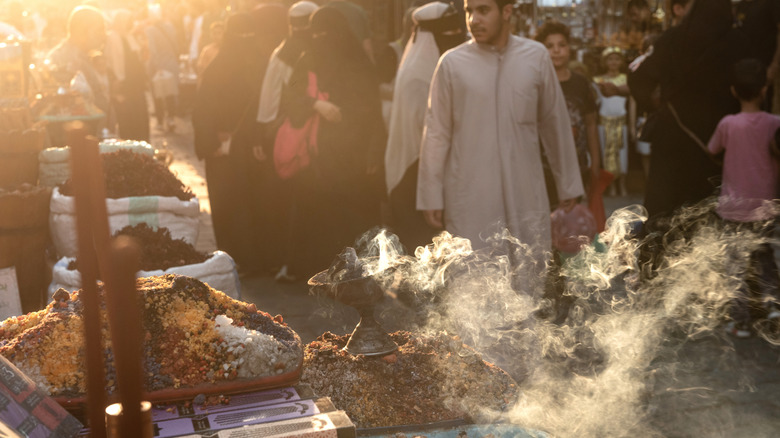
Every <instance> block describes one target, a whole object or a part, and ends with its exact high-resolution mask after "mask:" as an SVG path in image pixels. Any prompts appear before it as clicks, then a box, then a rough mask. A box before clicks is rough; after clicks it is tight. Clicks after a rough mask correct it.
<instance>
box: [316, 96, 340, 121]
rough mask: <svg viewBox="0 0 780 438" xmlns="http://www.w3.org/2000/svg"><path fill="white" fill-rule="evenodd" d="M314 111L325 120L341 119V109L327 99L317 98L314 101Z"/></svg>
mask: <svg viewBox="0 0 780 438" xmlns="http://www.w3.org/2000/svg"><path fill="white" fill-rule="evenodd" d="M314 111H317V112H318V113H319V114H320V115H321V116H322V117H323V118H325V120H327V121H329V122H331V123H339V122H340V121H341V109H340V108H339V107H337V106H336V105H334V104H332V103H330V102H328V101H325V100H318V101H316V102H314Z"/></svg>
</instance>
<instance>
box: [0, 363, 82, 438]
mask: <svg viewBox="0 0 780 438" xmlns="http://www.w3.org/2000/svg"><path fill="white" fill-rule="evenodd" d="M0 422H1V423H3V424H4V425H6V426H8V428H10V429H11V430H13V431H15V432H16V433H17V434H18V435H21V436H23V437H29V438H71V437H74V436H76V435H77V434H78V433H79V431H80V430H81V428H82V425H81V423H79V422H78V420H76V418H74V417H73V416H71V415H70V414H68V413H67V412H66V411H65V409H63V408H62V407H61V406H60V405H58V404H57V402H55V401H54V400H53V399H52V398H51V397H49V396H47V395H46V394H45V393H44V392H43V391H42V390H40V389H38V387H37V386H35V383H34V382H33V381H32V380H30V378H28V377H27V376H25V375H24V374H23V373H22V372H21V371H19V369H17V368H16V367H15V366H14V365H13V364H12V363H11V362H9V361H8V360H7V359H6V358H4V357H2V356H0ZM0 436H4V435H0ZM11 436H14V435H11Z"/></svg>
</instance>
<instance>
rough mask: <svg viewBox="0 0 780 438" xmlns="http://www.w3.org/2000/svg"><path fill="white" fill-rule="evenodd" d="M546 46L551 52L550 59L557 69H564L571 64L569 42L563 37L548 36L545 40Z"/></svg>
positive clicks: (556, 34) (559, 35)
mask: <svg viewBox="0 0 780 438" xmlns="http://www.w3.org/2000/svg"><path fill="white" fill-rule="evenodd" d="M544 45H545V47H547V51H548V52H550V58H551V59H552V63H553V66H555V68H556V69H561V68H564V67H566V66H567V65H568V64H569V55H570V53H569V52H570V51H569V42H568V41H566V38H565V37H564V36H563V35H561V34H559V33H554V34H552V35H548V36H547V38H545V39H544Z"/></svg>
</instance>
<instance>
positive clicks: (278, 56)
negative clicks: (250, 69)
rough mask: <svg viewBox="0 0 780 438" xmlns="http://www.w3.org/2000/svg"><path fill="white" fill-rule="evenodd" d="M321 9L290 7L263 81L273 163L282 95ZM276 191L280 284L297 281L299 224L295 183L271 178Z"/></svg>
mask: <svg viewBox="0 0 780 438" xmlns="http://www.w3.org/2000/svg"><path fill="white" fill-rule="evenodd" d="M317 8H318V6H317V4H316V3H313V2H309V1H300V2H297V3H294V4H293V5H292V6H290V9H289V11H288V14H287V17H288V18H287V20H288V22H289V29H288V36H287V38H286V39H285V40H284V41H283V42H282V43H281V44H280V45H279V46H278V47H277V48H276V49H275V50H274V51H273V53H272V54H271V58H270V60H269V61H268V68H267V69H266V72H265V76H264V77H263V86H262V89H261V92H260V103H259V108H258V111H257V122H258V125H259V126H258V128H259V135H258V141H259V142H260V146H261V147H262V150H263V154H264V155H265V157H267V159H268V160H269V161H270V160H272V159H273V153H274V152H273V145H274V139H275V138H276V131H277V130H278V128H279V124H280V123H281V119H282V117H281V116H280V112H279V106H280V103H281V99H282V93H283V90H284V89H285V87H286V86H287V84H288V83H289V80H290V76H291V75H292V72H293V67H294V66H295V64H296V63H297V62H298V60H299V59H300V58H301V55H303V53H304V52H305V51H306V50H307V49H308V48H309V47H310V45H311V31H310V29H309V19H310V17H311V14H312V13H314V11H316V10H317ZM271 179H272V180H273V182H272V185H273V187H274V189H275V195H276V199H277V201H278V202H277V203H276V205H275V209H276V215H275V216H276V218H277V219H279V220H278V222H277V224H276V228H275V229H276V230H277V232H276V235H277V237H278V238H279V242H278V248H279V251H278V253H279V261H278V263H279V264H280V268H279V271H278V272H277V273H276V276H275V278H276V280H277V281H282V282H289V281H293V280H295V276H294V275H293V272H294V271H295V270H296V267H295V266H293V264H294V260H295V254H296V242H297V237H296V233H297V232H298V230H296V229H295V227H294V226H293V224H295V223H297V219H296V214H297V206H296V202H295V196H294V193H295V190H294V184H295V181H282V180H279V179H277V178H274V177H273V175H272V176H271Z"/></svg>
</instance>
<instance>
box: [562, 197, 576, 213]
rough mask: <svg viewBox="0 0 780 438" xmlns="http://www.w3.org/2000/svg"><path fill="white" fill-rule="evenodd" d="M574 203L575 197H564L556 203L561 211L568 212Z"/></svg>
mask: <svg viewBox="0 0 780 438" xmlns="http://www.w3.org/2000/svg"><path fill="white" fill-rule="evenodd" d="M575 205H577V198H571V199H564V200H563V201H561V202H559V203H558V208H561V209H563V211H565V212H566V213H568V212H570V211H571V210H572V209H573V208H574V206H575Z"/></svg>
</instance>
